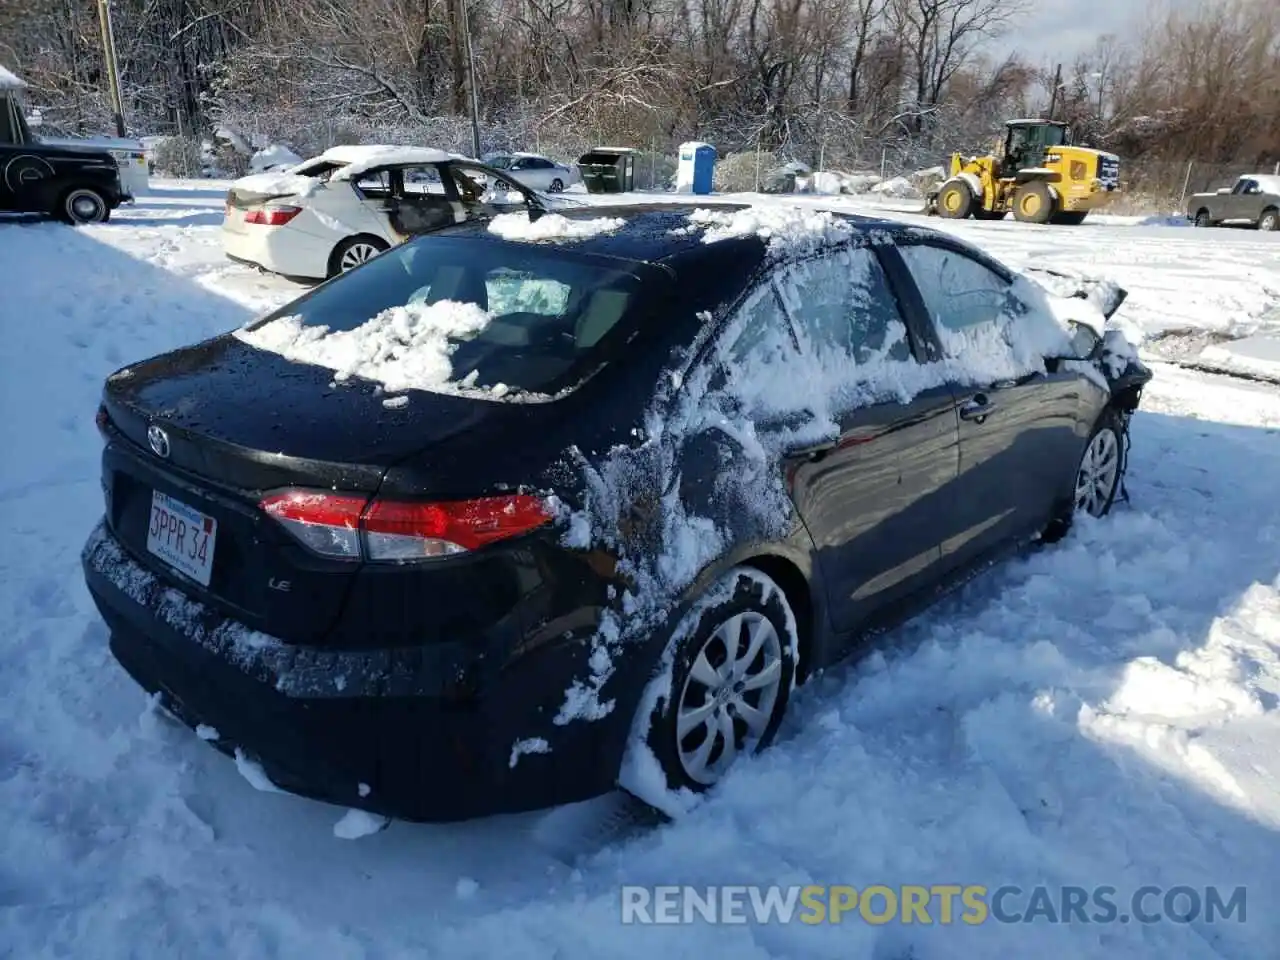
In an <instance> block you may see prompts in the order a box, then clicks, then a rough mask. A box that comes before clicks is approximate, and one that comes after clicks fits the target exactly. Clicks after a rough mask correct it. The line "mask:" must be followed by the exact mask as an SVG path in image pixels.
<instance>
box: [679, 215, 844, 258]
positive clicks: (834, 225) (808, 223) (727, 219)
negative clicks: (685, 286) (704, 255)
mask: <svg viewBox="0 0 1280 960" xmlns="http://www.w3.org/2000/svg"><path fill="white" fill-rule="evenodd" d="M688 220H689V224H690V227H694V228H697V227H703V228H705V232H704V233H703V236H702V240H703V242H704V243H715V242H717V241H719V240H727V239H730V238H731V237H749V236H758V237H760V238H761V239H763V240H767V241H768V242H769V246H770V248H771V249H773V250H775V251H781V250H784V249H797V248H802V249H811V248H816V247H819V246H823V245H825V244H829V243H838V242H839V241H841V240H847V239H848V238H849V237H850V236H852V235H853V227H852V225H850V223H849V222H848V221H847V220H844V219H842V218H840V217H838V216H836V215H835V214H833V213H832V212H831V211H829V210H814V209H812V208H810V207H793V206H782V205H773V204H758V205H755V206H750V207H744V208H742V209H738V210H716V209H712V208H705V207H699V208H698V209H696V210H694V211H693V212H692V213H690V214H689V217H688ZM682 229H684V228H682Z"/></svg>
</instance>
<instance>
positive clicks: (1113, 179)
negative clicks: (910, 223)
mask: <svg viewBox="0 0 1280 960" xmlns="http://www.w3.org/2000/svg"><path fill="white" fill-rule="evenodd" d="M1005 127H1006V133H1005V137H1004V141H1003V142H1000V141H997V142H996V145H995V150H994V151H993V152H992V153H991V154H988V155H987V156H983V157H966V156H963V155H962V154H959V153H957V154H953V155H952V157H951V171H950V176H949V177H948V178H947V180H946V181H945V182H944V183H943V184H942V185H941V186H940V187H939V188H938V190H937V192H936V193H934V194H931V195H930V197H929V200H928V204H927V208H926V210H927V212H928V213H930V214H937V215H938V216H940V217H946V218H948V219H950V220H963V219H964V218H965V217H975V218H977V219H979V220H1000V219H1003V217H1004V215H1005V214H1006V213H1009V212H1012V213H1013V216H1014V218H1015V219H1017V220H1021V221H1023V222H1024V223H1063V224H1077V223H1081V222H1083V221H1084V218H1085V217H1086V216H1087V215H1088V213H1089V211H1090V210H1096V209H1098V208H1099V207H1102V206H1105V205H1106V204H1107V203H1109V202H1110V201H1111V199H1112V198H1113V197H1114V196H1115V193H1116V191H1118V190H1119V189H1120V158H1119V157H1117V156H1116V155H1115V154H1113V153H1106V152H1104V151H1102V150H1093V149H1091V148H1089V147H1077V146H1073V145H1072V143H1071V131H1070V130H1069V129H1068V127H1067V125H1066V124H1065V123H1059V122H1057V121H1056V120H1010V121H1008V123H1006V124H1005Z"/></svg>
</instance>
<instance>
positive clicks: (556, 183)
mask: <svg viewBox="0 0 1280 960" xmlns="http://www.w3.org/2000/svg"><path fill="white" fill-rule="evenodd" d="M547 190H548V191H550V192H551V193H561V192H563V191H564V181H563V180H561V179H560V178H559V177H556V178H555V179H554V180H552V181H551V184H550V186H548V187H547Z"/></svg>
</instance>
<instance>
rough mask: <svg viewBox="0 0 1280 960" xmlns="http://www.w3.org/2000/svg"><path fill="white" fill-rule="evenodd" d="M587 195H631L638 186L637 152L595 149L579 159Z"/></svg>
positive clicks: (603, 148) (618, 149)
mask: <svg viewBox="0 0 1280 960" xmlns="http://www.w3.org/2000/svg"><path fill="white" fill-rule="evenodd" d="M578 172H579V173H581V174H582V185H583V186H584V187H586V188H587V193H629V192H630V191H632V190H634V189H635V184H636V152H635V151H634V150H632V149H631V148H630V147H594V148H593V149H591V150H588V151H587V152H586V153H584V154H583V155H582V156H580V157H579V158H578Z"/></svg>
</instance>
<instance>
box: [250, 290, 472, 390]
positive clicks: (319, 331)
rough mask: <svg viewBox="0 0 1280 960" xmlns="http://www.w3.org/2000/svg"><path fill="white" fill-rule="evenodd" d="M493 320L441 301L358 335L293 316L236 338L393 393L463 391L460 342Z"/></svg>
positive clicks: (395, 312) (388, 316)
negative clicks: (458, 376)
mask: <svg viewBox="0 0 1280 960" xmlns="http://www.w3.org/2000/svg"><path fill="white" fill-rule="evenodd" d="M492 320H493V314H491V313H488V312H487V311H485V310H482V309H481V308H480V307H478V306H476V305H475V304H473V303H459V302H458V301H455V300H441V301H440V302H439V303H432V304H422V303H410V304H408V305H406V306H402V307H391V308H390V309H387V310H384V311H382V312H381V313H379V314H378V315H377V316H376V317H374V318H373V319H372V320H367V321H365V322H364V323H362V324H361V325H360V326H358V327H356V328H355V329H353V330H342V331H336V332H334V331H330V329H329V328H328V327H325V326H316V327H308V326H305V325H304V324H303V322H302V320H301V319H300V318H299V317H293V316H290V317H280V318H278V319H276V320H273V321H271V322H270V323H266V324H263V325H262V326H260V327H254V328H249V329H244V328H242V329H240V330H237V331H235V333H234V335H235V336H236V337H237V338H238V339H239V340H242V341H243V342H245V343H247V344H249V345H250V346H252V347H256V348H258V349H259V350H266V351H268V352H270V353H276V354H279V355H280V356H282V357H284V358H285V359H286V360H292V361H294V362H296V363H310V364H314V365H316V366H320V367H325V368H327V369H329V370H332V371H334V373H335V374H336V377H335V379H336V380H338V381H342V380H347V379H350V378H351V377H361V378H363V379H365V380H372V381H374V382H376V383H381V384H382V385H383V386H385V387H386V389H387V390H388V391H391V392H396V391H400V390H433V391H436V392H459V390H461V389H465V388H466V387H467V386H468V385H467V384H466V383H462V382H456V381H454V380H453V379H452V377H453V365H452V363H451V362H450V357H451V356H452V354H453V352H454V350H456V349H457V346H458V343H459V342H460V341H463V340H466V339H469V338H470V337H474V336H475V335H476V334H477V333H479V332H480V331H481V330H483V329H484V328H485V327H486V326H488V324H489V323H490V321H492Z"/></svg>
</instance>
